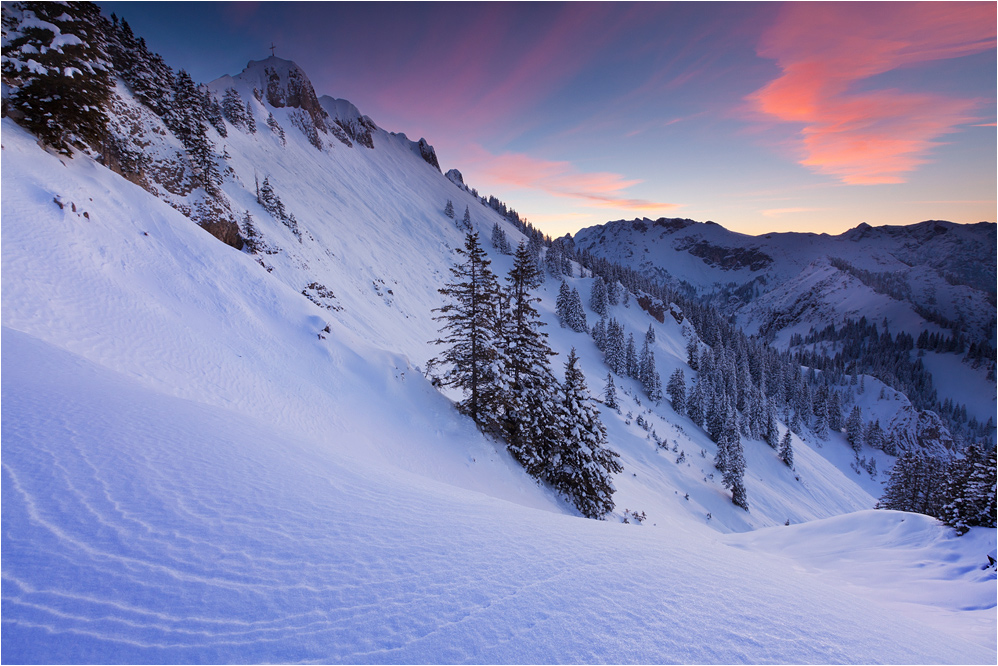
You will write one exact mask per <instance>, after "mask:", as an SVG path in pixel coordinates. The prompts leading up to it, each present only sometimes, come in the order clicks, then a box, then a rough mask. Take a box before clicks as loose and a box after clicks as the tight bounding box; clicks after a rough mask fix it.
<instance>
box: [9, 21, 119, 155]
mask: <svg viewBox="0 0 998 666" xmlns="http://www.w3.org/2000/svg"><path fill="white" fill-rule="evenodd" d="M103 25H104V20H103V19H102V18H101V16H100V8H99V7H98V6H97V5H95V4H93V3H90V2H68V3H61V2H60V3H56V2H20V3H4V4H3V26H4V47H3V61H2V62H3V64H2V71H3V82H4V84H6V86H7V87H8V91H5V95H9V103H10V108H11V117H13V118H14V119H15V120H17V122H18V123H19V124H21V125H23V126H24V127H25V128H27V129H28V130H29V131H31V132H32V133H34V134H35V135H36V136H37V137H38V138H39V139H41V140H42V141H43V142H45V143H47V144H48V145H50V146H52V147H53V148H55V149H56V150H58V151H59V152H61V153H64V154H66V155H69V154H71V151H70V146H76V147H79V148H82V147H83V145H84V144H87V145H90V146H92V147H94V148H99V147H100V146H101V143H102V141H103V140H104V137H105V135H106V134H107V124H108V117H107V113H106V111H105V109H106V108H107V105H108V102H109V100H110V97H111V88H112V85H113V83H112V79H111V72H110V69H111V64H110V58H109V56H108V54H107V41H106V38H107V36H106V33H105V30H104V29H103V28H102V26H103Z"/></svg>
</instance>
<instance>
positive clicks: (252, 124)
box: [246, 100, 256, 134]
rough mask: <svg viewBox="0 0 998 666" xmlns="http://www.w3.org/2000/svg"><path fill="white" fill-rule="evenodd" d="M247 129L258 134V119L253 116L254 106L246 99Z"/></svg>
mask: <svg viewBox="0 0 998 666" xmlns="http://www.w3.org/2000/svg"><path fill="white" fill-rule="evenodd" d="M246 130H247V131H248V132H249V133H250V134H256V119H255V118H254V117H253V106H252V104H251V103H250V101H249V100H246Z"/></svg>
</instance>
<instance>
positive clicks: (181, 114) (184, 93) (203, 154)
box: [163, 69, 222, 195]
mask: <svg viewBox="0 0 998 666" xmlns="http://www.w3.org/2000/svg"><path fill="white" fill-rule="evenodd" d="M163 120H164V122H166V125H167V127H169V128H170V131H172V132H173V133H174V134H175V135H176V137H177V138H178V139H180V141H181V142H182V143H183V144H184V147H185V148H186V149H187V154H188V155H189V156H190V159H191V167H192V169H193V171H194V184H195V186H198V187H203V188H204V189H205V191H206V192H208V193H209V194H212V195H214V194H217V193H218V191H219V186H220V185H221V182H222V178H221V176H220V175H219V172H218V167H217V166H215V160H214V155H213V154H212V146H211V141H209V140H208V129H207V124H208V113H207V110H206V109H205V99H204V95H203V93H202V92H201V91H200V90H199V89H198V87H197V85H195V83H194V80H193V79H192V78H191V76H190V74H188V73H187V72H186V71H185V70H183V69H182V70H180V71H179V72H177V76H176V78H175V79H174V82H173V102H172V106H171V107H170V109H169V110H168V111H167V114H166V116H164V118H163Z"/></svg>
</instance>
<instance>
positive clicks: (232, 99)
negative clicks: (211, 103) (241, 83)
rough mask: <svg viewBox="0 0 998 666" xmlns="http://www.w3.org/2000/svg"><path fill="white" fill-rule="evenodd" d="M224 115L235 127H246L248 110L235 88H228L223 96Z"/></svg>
mask: <svg viewBox="0 0 998 666" xmlns="http://www.w3.org/2000/svg"><path fill="white" fill-rule="evenodd" d="M222 115H223V116H225V119H226V120H228V121H229V123H230V124H231V125H232V126H233V127H236V128H239V127H246V108H245V107H244V106H243V99H242V97H240V96H239V93H238V92H237V91H236V89H235V88H226V89H225V93H224V94H223V95H222Z"/></svg>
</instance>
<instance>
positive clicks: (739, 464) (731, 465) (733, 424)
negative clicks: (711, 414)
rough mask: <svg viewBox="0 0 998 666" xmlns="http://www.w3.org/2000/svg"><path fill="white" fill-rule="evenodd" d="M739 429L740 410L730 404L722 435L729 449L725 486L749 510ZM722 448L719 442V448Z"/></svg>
mask: <svg viewBox="0 0 998 666" xmlns="http://www.w3.org/2000/svg"><path fill="white" fill-rule="evenodd" d="M738 431H739V428H738V412H737V411H736V410H735V408H734V406H733V405H728V408H727V413H726V415H725V419H724V433H723V434H722V436H721V439H722V440H723V441H725V449H726V451H727V454H726V457H725V461H724V463H725V464H724V469H723V472H724V477H723V479H724V487H725V488H727V489H728V490H730V491H731V501H732V503H734V505H735V506H740V507H741V508H743V509H745V510H746V511H748V508H749V507H748V497H747V494H746V491H745V453H744V451H743V450H742V440H741V437H739V435H738ZM720 448H721V445H720V444H719V445H718V449H719V450H720Z"/></svg>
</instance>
